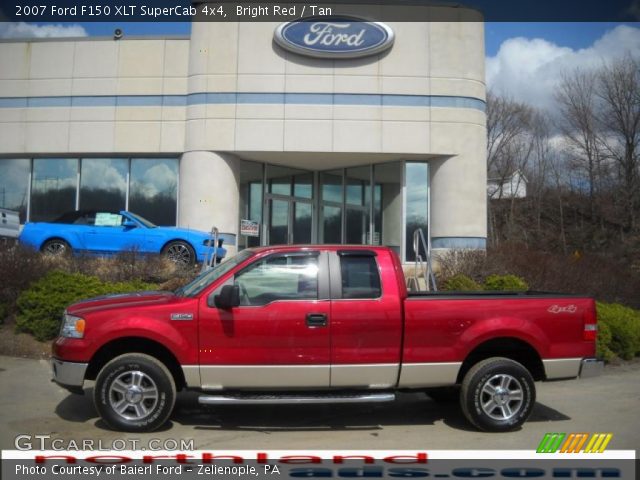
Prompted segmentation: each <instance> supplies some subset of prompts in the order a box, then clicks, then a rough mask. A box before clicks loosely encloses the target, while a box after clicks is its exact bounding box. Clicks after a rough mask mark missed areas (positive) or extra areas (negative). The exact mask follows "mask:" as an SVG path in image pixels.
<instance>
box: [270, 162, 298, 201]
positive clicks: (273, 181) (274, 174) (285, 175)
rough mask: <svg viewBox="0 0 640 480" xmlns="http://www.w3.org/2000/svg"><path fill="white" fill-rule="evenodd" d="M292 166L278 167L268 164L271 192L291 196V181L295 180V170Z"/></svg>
mask: <svg viewBox="0 0 640 480" xmlns="http://www.w3.org/2000/svg"><path fill="white" fill-rule="evenodd" d="M294 171H295V170H292V169H290V168H286V167H277V166H274V165H268V166H267V184H268V186H269V193H273V194H275V195H286V196H287V197H289V196H291V182H292V180H293V172H294Z"/></svg>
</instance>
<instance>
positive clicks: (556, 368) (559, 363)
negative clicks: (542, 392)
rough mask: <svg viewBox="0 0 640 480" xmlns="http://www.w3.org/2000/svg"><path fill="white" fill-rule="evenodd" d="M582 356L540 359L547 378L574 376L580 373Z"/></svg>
mask: <svg viewBox="0 0 640 480" xmlns="http://www.w3.org/2000/svg"><path fill="white" fill-rule="evenodd" d="M581 362H582V358H553V359H550V360H542V364H543V365H544V373H545V374H546V376H547V380H553V379H556V378H574V377H577V376H578V375H579V374H580V363H581Z"/></svg>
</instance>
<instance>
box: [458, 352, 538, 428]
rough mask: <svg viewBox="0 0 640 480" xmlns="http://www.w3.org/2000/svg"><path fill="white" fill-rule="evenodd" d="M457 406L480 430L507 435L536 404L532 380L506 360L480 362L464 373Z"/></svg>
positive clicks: (524, 371) (498, 358) (519, 366)
mask: <svg viewBox="0 0 640 480" xmlns="http://www.w3.org/2000/svg"><path fill="white" fill-rule="evenodd" d="M460 393H461V394H460V405H461V406H462V411H463V413H464V415H465V416H466V417H467V419H468V420H469V421H470V422H471V423H472V424H473V425H475V426H476V427H477V428H479V429H480V430H484V431H487V432H507V431H510V430H515V429H516V428H518V427H520V426H521V425H522V424H523V423H524V422H525V421H526V420H527V418H529V415H531V411H532V410H533V406H534V404H535V401H536V388H535V384H534V381H533V377H532V376H531V374H530V373H529V371H528V370H527V369H526V368H525V367H523V366H522V365H521V364H520V363H518V362H515V361H513V360H510V359H508V358H502V357H493V358H488V359H486V360H483V361H481V362H479V363H477V364H476V365H474V366H473V367H471V369H470V370H469V371H468V372H467V374H466V375H465V377H464V380H463V382H462V389H461V392H460Z"/></svg>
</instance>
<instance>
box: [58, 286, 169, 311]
mask: <svg viewBox="0 0 640 480" xmlns="http://www.w3.org/2000/svg"><path fill="white" fill-rule="evenodd" d="M178 298H179V297H177V296H176V295H175V294H174V293H173V292H160V291H148V292H133V293H117V294H112V295H101V296H99V297H93V298H88V299H86V300H81V301H79V302H76V303H74V304H72V305H70V306H69V307H67V312H68V313H70V314H72V315H77V316H80V317H81V316H83V315H86V314H87V313H91V312H96V311H102V310H109V309H113V308H122V307H125V306H126V307H135V306H138V305H145V306H150V305H167V304H169V303H171V302H173V301H175V300H177V299H178Z"/></svg>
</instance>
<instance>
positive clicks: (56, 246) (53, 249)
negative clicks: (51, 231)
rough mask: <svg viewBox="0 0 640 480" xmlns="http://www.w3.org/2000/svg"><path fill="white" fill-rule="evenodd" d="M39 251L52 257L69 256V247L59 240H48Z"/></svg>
mask: <svg viewBox="0 0 640 480" xmlns="http://www.w3.org/2000/svg"><path fill="white" fill-rule="evenodd" d="M40 251H41V252H42V253H43V254H45V255H51V256H52V257H64V256H67V255H71V245H69V244H68V243H67V242H65V241H64V240H62V239H61V238H50V239H49V240H47V241H46V242H44V243H43V244H42V248H41V249H40Z"/></svg>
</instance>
